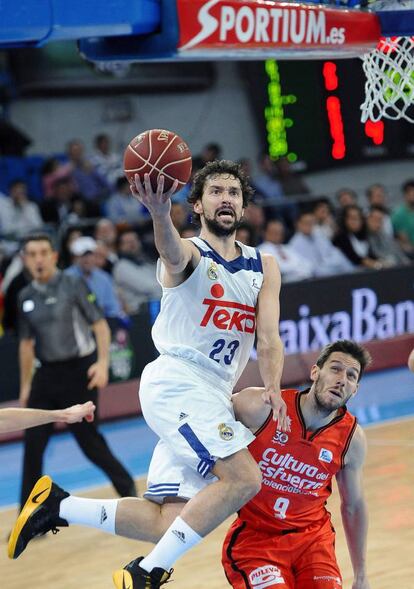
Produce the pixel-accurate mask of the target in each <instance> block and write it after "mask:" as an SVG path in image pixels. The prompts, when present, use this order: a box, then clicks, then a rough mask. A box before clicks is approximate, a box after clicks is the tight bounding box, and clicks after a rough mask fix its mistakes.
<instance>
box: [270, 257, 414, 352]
mask: <svg viewBox="0 0 414 589" xmlns="http://www.w3.org/2000/svg"><path fill="white" fill-rule="evenodd" d="M279 328H280V335H281V338H282V340H283V343H284V346H285V352H286V354H298V353H306V352H311V351H316V350H319V349H320V348H322V347H323V346H324V345H326V344H328V343H330V342H333V341H335V340H337V339H353V340H355V341H357V342H367V341H373V340H385V339H392V338H395V337H397V336H400V335H405V334H412V333H414V267H413V266H409V267H406V268H395V269H389V270H382V271H376V272H364V273H361V274H359V273H356V274H352V275H347V276H337V277H331V278H321V279H318V280H314V281H311V282H306V281H304V282H298V283H295V284H293V283H291V284H285V285H282V289H281V293H280V326H279Z"/></svg>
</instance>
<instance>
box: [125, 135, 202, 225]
mask: <svg viewBox="0 0 414 589" xmlns="http://www.w3.org/2000/svg"><path fill="white" fill-rule="evenodd" d="M191 164H192V161H191V151H190V149H189V147H188V145H187V143H186V142H185V141H183V139H181V137H180V136H179V135H177V134H176V133H173V132H171V131H166V130H163V129H152V130H150V131H144V132H143V133H140V135H138V136H137V137H134V139H132V141H130V143H129V145H128V146H127V148H126V150H125V153H124V173H125V176H126V177H127V178H128V181H129V183H130V185H131V192H132V194H133V196H134V197H135V198H137V199H138V200H139V201H140V202H142V204H143V205H144V206H145V207H146V208H147V209H148V210H149V212H150V213H151V215H162V214H167V213H169V211H170V208H171V202H170V198H171V196H172V195H173V194H174V192H175V191H176V190H177V189H178V188H182V187H183V186H184V185H185V184H187V182H188V180H189V179H190V176H191Z"/></svg>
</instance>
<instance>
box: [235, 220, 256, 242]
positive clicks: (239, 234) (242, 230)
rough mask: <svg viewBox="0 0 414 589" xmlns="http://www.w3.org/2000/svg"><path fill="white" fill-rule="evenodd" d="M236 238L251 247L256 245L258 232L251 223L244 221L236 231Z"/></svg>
mask: <svg viewBox="0 0 414 589" xmlns="http://www.w3.org/2000/svg"><path fill="white" fill-rule="evenodd" d="M236 240H237V241H241V242H242V243H244V244H245V245H250V246H251V247H256V245H257V241H256V234H255V231H254V228H253V226H252V225H250V223H247V222H242V223H240V225H239V227H238V229H237V231H236Z"/></svg>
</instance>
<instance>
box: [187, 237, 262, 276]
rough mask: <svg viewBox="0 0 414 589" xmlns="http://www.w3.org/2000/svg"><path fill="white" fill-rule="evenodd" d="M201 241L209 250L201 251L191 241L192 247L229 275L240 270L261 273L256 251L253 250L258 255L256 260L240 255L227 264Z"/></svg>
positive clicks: (258, 253)
mask: <svg viewBox="0 0 414 589" xmlns="http://www.w3.org/2000/svg"><path fill="white" fill-rule="evenodd" d="M200 239H201V238H200ZM202 241H203V242H204V243H205V244H206V245H207V246H208V247H209V248H210V250H209V251H205V250H203V249H201V248H200V247H199V246H198V245H197V244H196V243H195V242H194V241H193V243H194V245H195V246H196V247H197V248H198V250H199V251H200V254H201V255H202V256H203V257H205V258H210V259H212V260H214V261H215V262H216V263H217V264H221V265H222V266H224V268H225V269H226V270H227V271H228V272H230V274H235V273H236V272H240V270H252V271H253V272H261V273H263V265H262V258H261V255H260V252H258V251H257V250H255V251H256V253H257V255H258V257H257V258H245V257H244V256H243V255H241V256H239V257H238V258H236V259H235V260H231V262H229V261H227V260H225V259H224V258H222V257H221V256H220V254H218V253H217V252H216V251H215V250H214V249H213V248H212V247H211V245H210V244H209V243H208V242H207V241H206V240H205V239H202Z"/></svg>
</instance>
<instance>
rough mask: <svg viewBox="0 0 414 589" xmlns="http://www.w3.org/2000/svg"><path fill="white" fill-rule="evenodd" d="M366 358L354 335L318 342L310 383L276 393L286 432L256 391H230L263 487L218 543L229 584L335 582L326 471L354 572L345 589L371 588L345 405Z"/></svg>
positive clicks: (358, 439)
mask: <svg viewBox="0 0 414 589" xmlns="http://www.w3.org/2000/svg"><path fill="white" fill-rule="evenodd" d="M369 361H370V357H369V354H368V352H367V351H366V350H365V349H364V348H362V347H361V346H359V345H357V344H356V343H354V342H351V341H348V340H342V341H337V342H334V343H332V344H329V345H328V346H326V347H325V348H324V349H323V350H322V352H321V354H320V356H319V357H318V359H317V361H316V364H315V365H314V366H312V369H311V374H310V377H311V380H312V381H313V384H312V386H311V387H310V389H308V390H304V391H298V390H284V391H282V396H283V398H284V400H285V401H286V404H287V409H288V416H289V417H290V420H291V429H290V432H281V431H280V430H279V429H278V428H277V427H275V423H274V421H272V419H271V414H270V412H269V408H268V407H267V406H266V405H265V404H264V403H263V401H262V398H261V393H262V389H245V390H243V391H241V392H240V393H239V394H238V395H235V396H234V400H233V402H234V406H235V412H236V416H237V418H238V419H242V420H243V423H245V424H246V425H248V427H250V429H251V431H252V432H254V433H255V435H256V439H255V440H254V441H253V442H252V443H251V444H250V446H249V450H250V452H251V454H252V455H253V457H254V458H255V460H256V461H257V463H258V464H259V467H260V470H261V472H262V477H263V479H262V488H261V491H260V492H259V493H258V494H257V495H256V496H255V497H254V498H253V499H251V500H250V501H249V502H248V503H247V504H246V505H245V506H244V507H242V508H241V510H240V511H239V512H238V518H237V519H236V521H235V522H234V523H233V524H232V526H231V528H230V530H229V532H228V533H227V536H226V539H225V542H224V546H223V553H222V560H223V566H224V570H225V573H226V576H227V578H228V580H229V582H230V584H231V585H232V587H234V589H246V588H249V587H251V588H255V589H258V588H259V587H260V588H264V587H266V588H267V587H273V586H274V587H275V588H276V587H277V589H283V588H285V589H340V588H341V587H342V581H341V573H340V571H339V567H338V564H337V561H336V557H335V550H334V546H335V531H334V529H333V527H332V523H331V519H330V514H329V512H328V511H327V509H326V507H325V503H326V501H327V499H328V497H329V495H330V494H331V490H332V477H333V476H335V477H336V480H337V484H338V489H339V493H340V496H341V513H342V522H343V525H344V528H345V533H346V537H347V543H348V549H349V553H350V557H351V561H352V566H353V571H354V581H353V585H352V589H369V583H368V579H367V573H366V568H365V567H366V544H367V527H368V520H367V509H366V504H365V501H364V497H363V491H362V465H363V462H364V458H365V452H366V442H365V435H364V432H363V431H362V429H361V427H360V426H359V425H357V423H356V418H355V417H354V416H353V415H351V414H350V413H349V412H348V411H347V409H346V403H347V401H348V400H349V399H351V398H352V397H353V396H354V395H355V393H356V392H357V389H358V385H359V380H360V378H361V375H362V373H363V371H364V369H365V367H366V365H367V364H368V363H369Z"/></svg>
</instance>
